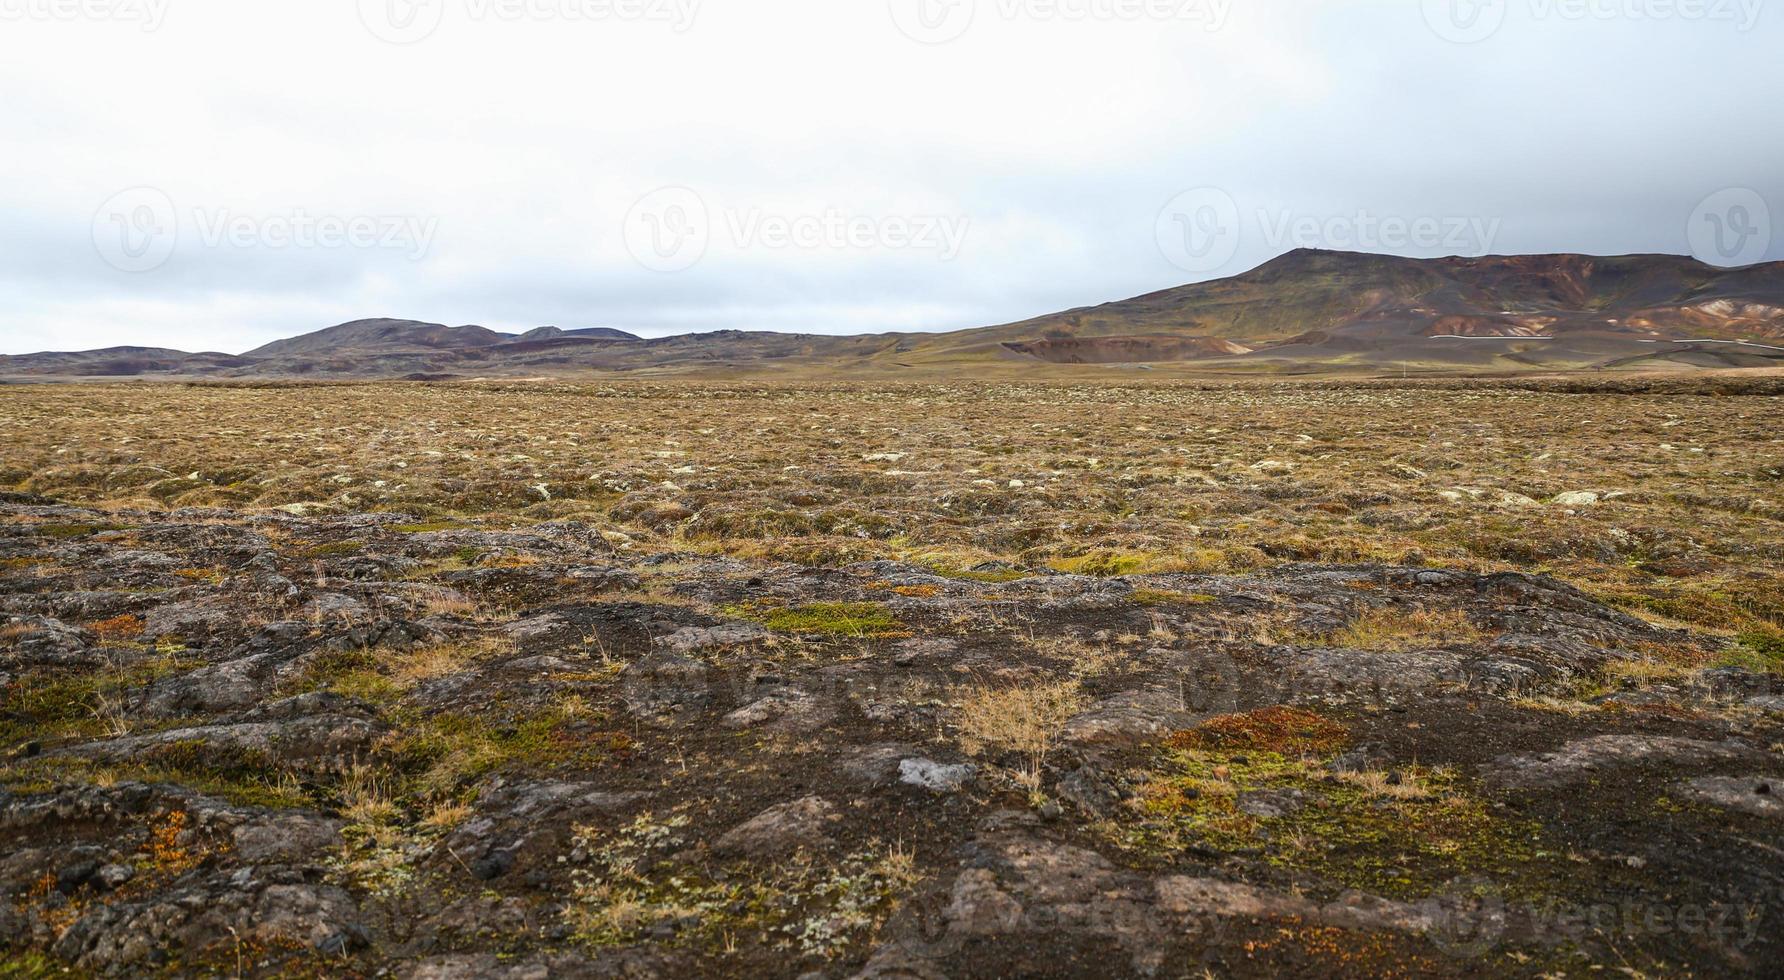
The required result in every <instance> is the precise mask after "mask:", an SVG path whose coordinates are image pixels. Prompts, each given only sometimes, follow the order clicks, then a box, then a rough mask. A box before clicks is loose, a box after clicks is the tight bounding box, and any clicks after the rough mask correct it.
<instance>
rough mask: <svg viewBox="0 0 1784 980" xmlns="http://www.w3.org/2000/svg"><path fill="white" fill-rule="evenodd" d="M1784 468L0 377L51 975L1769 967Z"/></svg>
mask: <svg viewBox="0 0 1784 980" xmlns="http://www.w3.org/2000/svg"><path fill="white" fill-rule="evenodd" d="M1781 422H1784V379H1779V378H1778V377H1777V376H1775V375H1770V376H1768V375H1764V374H1757V375H1740V374H1727V375H1708V374H1706V375H1681V376H1675V377H1670V378H1638V377H1630V376H1622V377H1608V376H1607V377H1593V378H1549V379H1527V380H1520V381H1504V382H1466V381H1410V382H1394V381H1372V382H1347V381H1307V382H1288V381H1280V382H1206V383H1200V382H1172V383H1139V382H1136V383H1119V384H1110V383H1106V382H1104V383H1042V382H1032V383H1021V382H1011V383H987V384H964V383H950V384H933V385H879V384H875V385H868V384H857V385H843V384H837V385H809V384H796V383H791V382H782V383H766V382H746V381H738V382H731V383H719V382H710V383H709V382H675V383H647V382H603V383H576V382H564V381H552V382H503V383H487V384H477V383H462V384H460V383H454V384H438V385H429V384H379V383H365V384H358V383H355V384H333V385H297V384H255V385H245V384H244V385H226V384H191V385H174V384H159V385H151V384H113V385H17V386H5V387H0V447H3V448H0V512H3V513H4V515H5V517H4V523H3V524H0V615H3V616H4V622H3V624H0V683H3V684H4V689H3V690H4V700H3V701H0V753H4V754H5V762H4V766H3V768H0V828H5V829H6V832H7V834H8V836H9V838H10V839H9V841H8V842H7V844H5V845H3V846H0V927H3V928H0V955H3V956H4V957H5V959H4V960H3V961H0V962H3V963H4V964H5V965H4V966H0V975H11V974H18V975H36V974H46V975H48V974H55V973H57V972H59V971H61V970H64V969H68V970H74V971H79V972H96V973H113V974H136V973H142V972H156V971H159V972H165V973H177V974H193V973H198V974H203V973H216V974H250V975H252V974H263V975H305V974H324V975H342V974H360V975H374V974H378V973H380V972H382V971H391V972H393V973H395V974H397V975H402V976H416V977H423V976H425V977H444V976H504V975H506V976H516V977H520V976H541V975H568V976H575V975H589V976H613V975H630V976H652V975H656V976H686V975H695V974H698V975H721V976H722V975H731V976H763V975H778V976H789V977H791V976H801V975H822V976H833V977H843V976H856V975H865V976H882V977H890V976H901V977H902V976H980V975H1010V976H1028V975H1045V976H1106V975H1111V974H1118V975H1124V974H1132V975H1156V976H1198V977H1200V976H1207V975H1213V976H1249V975H1265V974H1269V975H1279V974H1287V975H1307V976H1352V975H1354V976H1384V975H1434V976H1446V975H1488V976H1538V975H1549V976H1558V975H1559V976H1585V975H1593V974H1596V973H1602V972H1603V971H1624V972H1626V973H1627V974H1629V975H1636V976H1656V975H1676V974H1706V975H1726V974H1729V973H1736V974H1742V973H1744V974H1753V975H1762V974H1765V973H1767V972H1768V971H1769V970H1775V968H1776V964H1777V963H1778V962H1779V961H1780V959H1784V945H1780V944H1781V942H1784V940H1781V939H1780V937H1781V936H1784V930H1780V928H1779V926H1780V922H1779V914H1780V913H1779V907H1780V900H1781V899H1784V847H1781V845H1780V839H1781V836H1784V835H1781V834H1780V829H1781V828H1784V822H1781V821H1784V802H1781V801H1780V800H1779V798H1778V795H1777V793H1778V791H1779V790H1780V789H1784V725H1781V724H1780V721H1781V719H1784V696H1781V695H1784V677H1781V676H1780V675H1781V674H1784V425H1781V424H1780V423H1781ZM8 971H10V973H9V972H8Z"/></svg>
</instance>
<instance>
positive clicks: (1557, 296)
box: [0, 249, 1784, 379]
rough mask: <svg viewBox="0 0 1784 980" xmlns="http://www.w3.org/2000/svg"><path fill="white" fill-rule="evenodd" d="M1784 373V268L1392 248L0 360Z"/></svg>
mask: <svg viewBox="0 0 1784 980" xmlns="http://www.w3.org/2000/svg"><path fill="white" fill-rule="evenodd" d="M1764 366H1784V263H1778V262H1774V263H1769V264H1765V265H1755V266H1748V267H1745V268H1739V269H1722V268H1717V267H1714V266H1709V265H1705V264H1703V263H1700V262H1697V261H1695V260H1693V259H1690V258H1685V257H1681V256H1672V255H1628V256H1614V257H1599V256H1587V255H1520V256H1486V257H1480V258H1444V259H1409V258H1401V257H1398V256H1392V255H1370V254H1360V253H1352V252H1329V251H1317V250H1307V249H1303V250H1298V251H1294V252H1289V253H1287V254H1285V255H1282V256H1279V257H1278V258H1276V259H1274V260H1272V261H1270V262H1268V263H1265V264H1264V265H1262V266H1260V267H1258V268H1256V269H1253V270H1251V271H1250V272H1247V273H1244V274H1242V275H1238V276H1234V277H1231V278H1228V279H1220V280H1214V281H1210V282H1201V283H1194V284H1191V285H1187V286H1179V287H1176V288H1173V289H1166V290H1161V291H1159V292H1155V293H1148V294H1146V295H1144V296H1137V297H1134V298H1133V299H1128V300H1122V301H1119V302H1114V303H1105V304H1103V305H1101V306H1093V307H1083V308H1080V309H1075V310H1067V311H1065V312H1062V313H1053V314H1049V315H1046V316H1041V317H1036V318H1034V319H1030V320H1023V321H1020V322H1016V323H1008V324H1003V325H1000V326H993V327H979V328H974V329H970V330H959V331H953V332H949V333H936V334H923V333H903V334H870V335H861V336H845V337H838V336H828V335H812V334H783V333H770V332H744V331H736V330H721V331H716V332H713V333H702V334H687V335H682V336H677V337H664V338H657V339H649V340H647V339H642V338H639V337H637V336H634V335H632V334H629V333H626V332H624V331H620V330H614V329H611V328H587V329H572V330H564V329H560V328H558V327H540V328H538V329H535V330H531V331H528V332H526V333H524V334H519V335H515V334H508V333H500V332H497V331H493V330H489V329H486V328H484V327H479V326H460V327H449V326H445V325H443V324H438V323H423V322H419V321H414V320H391V319H376V320H356V321H353V322H351V323H343V324H340V325H338V326H333V327H329V328H327V329H325V330H318V331H316V332H314V333H309V334H305V335H303V336H301V337H293V338H290V339H288V340H280V341H276V342H274V343H271V344H267V345H265V346H263V347H259V348H256V349H254V350H251V351H248V352H247V353H246V354H242V355H239V356H235V355H228V354H216V353H206V354H185V353H182V352H180V351H169V350H159V349H149V348H134V347H130V348H112V349H108V350H103V351H87V352H81V353H47V354H28V355H20V356H12V357H3V356H0V377H13V378H45V377H55V378H71V377H106V378H115V377H211V378H315V379H330V378H342V379H352V378H423V379H436V378H469V377H541V376H545V377H564V376H578V375H590V374H601V373H615V372H624V373H629V374H638V375H648V376H657V375H683V374H704V375H729V374H768V373H774V374H790V373H797V374H799V375H801V376H804V377H838V378H854V377H884V376H887V375H908V376H925V375H931V376H932V375H943V376H945V375H948V374H953V373H971V374H974V375H986V374H999V375H1003V374H1015V375H1021V374H1027V373H1036V374H1048V373H1060V372H1062V371H1068V370H1077V371H1083V370H1090V369H1095V370H1103V371H1107V370H1108V369H1110V368H1111V367H1115V368H1130V369H1131V368H1136V367H1145V368H1148V369H1152V370H1158V371H1169V372H1176V373H1196V374H1213V373H1222V374H1311V373H1352V374H1359V373H1360V374H1368V373H1387V372H1392V373H1407V372H1410V371H1413V370H1418V371H1421V372H1439V373H1509V372H1520V371H1564V370H1582V369H1617V368H1663V369H1669V370H1690V369H1702V368H1725V367H1764Z"/></svg>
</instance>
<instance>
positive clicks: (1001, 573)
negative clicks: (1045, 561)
mask: <svg viewBox="0 0 1784 980" xmlns="http://www.w3.org/2000/svg"><path fill="white" fill-rule="evenodd" d="M931 570H932V571H934V572H935V574H937V575H940V576H941V577H943V578H951V579H954V580H956V581H960V582H983V583H985V584H987V585H1002V584H1003V583H1005V582H1016V581H1019V580H1021V579H1025V578H1028V577H1029V575H1028V573H1027V572H1024V571H1022V570H1020V569H1016V568H991V569H985V570H982V571H980V570H975V569H963V568H949V567H947V566H933V567H932V569H931Z"/></svg>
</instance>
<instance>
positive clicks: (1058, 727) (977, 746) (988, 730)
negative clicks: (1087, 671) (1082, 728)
mask: <svg viewBox="0 0 1784 980" xmlns="http://www.w3.org/2000/svg"><path fill="white" fill-rule="evenodd" d="M1083 710H1084V696H1083V694H1082V692H1081V691H1080V689H1079V687H1078V682H1076V681H1068V682H1065V683H1058V684H1034V685H1028V686H1023V687H1004V688H983V689H980V690H978V691H975V692H973V693H972V694H969V695H968V696H967V698H966V699H965V701H963V702H962V703H961V705H960V745H961V748H963V749H965V750H966V752H967V754H968V755H975V756H976V755H983V754H986V753H987V752H1012V753H1016V754H1019V755H1021V756H1022V757H1023V764H1022V767H1021V768H1020V769H1018V770H1017V771H1016V773H1015V775H1016V779H1017V781H1018V782H1020V783H1021V784H1022V785H1023V786H1025V787H1026V788H1027V789H1028V790H1029V792H1031V793H1038V792H1039V791H1040V788H1041V770H1042V767H1043V766H1045V765H1046V761H1047V755H1048V754H1049V753H1050V752H1052V750H1053V747H1054V745H1055V744H1056V743H1057V741H1058V739H1059V735H1060V733H1061V732H1062V731H1063V730H1064V729H1065V724H1066V722H1068V721H1070V720H1071V719H1072V717H1073V716H1075V715H1077V714H1078V713H1079V712H1081V711H1083Z"/></svg>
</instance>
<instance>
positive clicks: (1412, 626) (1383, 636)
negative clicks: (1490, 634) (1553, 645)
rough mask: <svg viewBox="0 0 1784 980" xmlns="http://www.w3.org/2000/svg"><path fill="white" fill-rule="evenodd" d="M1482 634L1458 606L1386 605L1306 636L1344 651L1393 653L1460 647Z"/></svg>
mask: <svg viewBox="0 0 1784 980" xmlns="http://www.w3.org/2000/svg"><path fill="white" fill-rule="evenodd" d="M1485 636H1486V634H1484V633H1482V632H1481V631H1480V630H1479V629H1477V628H1476V627H1475V625H1474V624H1473V623H1472V622H1470V621H1469V619H1468V615H1467V613H1464V612H1462V611H1461V610H1459V609H1448V610H1442V611H1437V612H1433V611H1431V610H1427V609H1412V610H1405V609H1397V608H1394V607H1391V606H1389V607H1383V608H1376V609H1366V610H1364V611H1363V612H1362V613H1361V614H1359V615H1358V616H1357V617H1356V618H1355V619H1353V620H1351V621H1350V624H1349V625H1347V626H1345V627H1344V628H1343V629H1340V630H1337V631H1335V632H1332V633H1327V634H1324V635H1322V636H1317V637H1309V638H1306V639H1309V640H1311V641H1313V642H1314V643H1317V644H1318V645H1320V646H1328V647H1339V648H1342V649H1346V650H1373V651H1385V652H1394V651H1402V650H1420V649H1426V648H1430V647H1452V646H1463V645H1466V644H1470V643H1478V642H1480V641H1481V640H1482V639H1484V638H1485Z"/></svg>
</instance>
